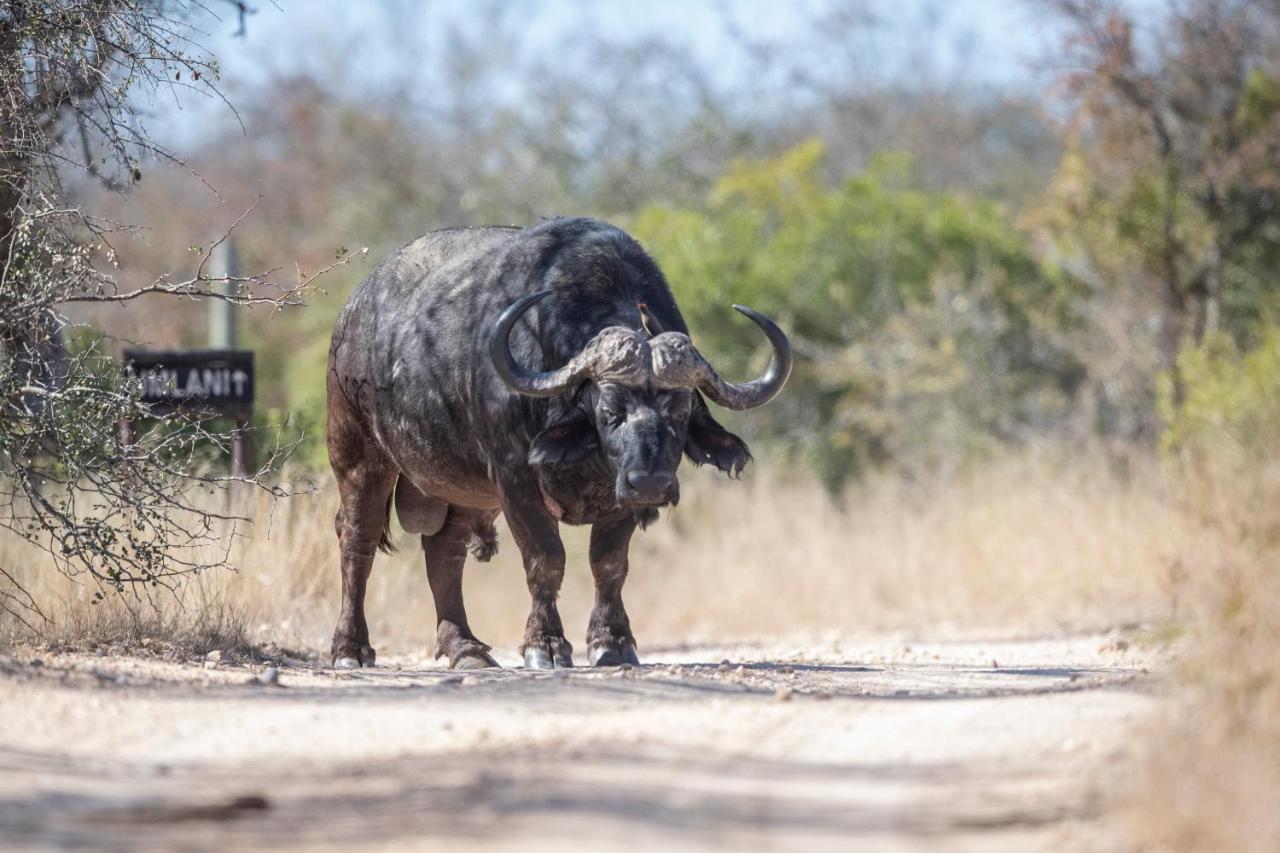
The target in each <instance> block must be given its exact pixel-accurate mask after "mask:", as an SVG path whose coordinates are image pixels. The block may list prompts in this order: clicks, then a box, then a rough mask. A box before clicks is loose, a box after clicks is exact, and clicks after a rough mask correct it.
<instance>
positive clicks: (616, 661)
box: [587, 643, 640, 666]
mask: <svg viewBox="0 0 1280 853" xmlns="http://www.w3.org/2000/svg"><path fill="white" fill-rule="evenodd" d="M587 659H588V660H589V661H591V665H592V666H622V665H623V664H624V663H625V664H629V665H631V666H639V665H640V658H639V657H638V656H637V655H636V647H635V646H633V645H631V644H630V643H627V644H625V645H622V646H593V647H591V649H590V650H589V651H588V652H587Z"/></svg>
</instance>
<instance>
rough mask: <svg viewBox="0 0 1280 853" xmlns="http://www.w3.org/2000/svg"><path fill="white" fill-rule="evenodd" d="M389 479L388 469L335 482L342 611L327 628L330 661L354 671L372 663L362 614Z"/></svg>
mask: <svg viewBox="0 0 1280 853" xmlns="http://www.w3.org/2000/svg"><path fill="white" fill-rule="evenodd" d="M394 483H395V476H394V473H392V472H386V471H378V472H368V471H360V472H351V473H350V474H348V475H347V476H343V477H340V478H339V480H338V491H339V494H340V495H341V497H342V508H341V509H339V510H338V517H337V523H336V524H337V530H338V550H339V554H340V558H341V562H342V610H341V611H340V612H339V614H338V624H337V626H336V627H335V628H334V629H333V645H332V647H331V652H332V656H333V665H334V666H336V667H340V668H349V669H355V668H358V667H361V666H373V663H374V659H375V657H376V654H375V652H374V650H373V647H372V646H371V645H369V625H368V623H367V622H366V621H365V616H364V596H365V588H366V587H367V585H368V582H369V572H370V571H371V570H372V569H373V557H374V553H375V552H376V551H377V549H378V544H379V542H380V541H382V539H383V536H384V535H385V533H384V531H385V530H386V525H387V512H388V509H389V504H388V501H389V500H390V498H391V488H392V485H393V484H394Z"/></svg>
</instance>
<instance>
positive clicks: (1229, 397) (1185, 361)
mask: <svg viewBox="0 0 1280 853" xmlns="http://www.w3.org/2000/svg"><path fill="white" fill-rule="evenodd" d="M1178 367H1179V369H1180V370H1181V372H1182V377H1183V381H1184V384H1185V388H1184V397H1183V400H1182V404H1181V405H1180V406H1176V405H1175V404H1174V401H1173V394H1172V383H1171V382H1170V381H1169V379H1168V377H1167V376H1166V377H1164V378H1163V379H1162V382H1161V399H1160V405H1161V413H1162V415H1163V416H1164V419H1165V423H1166V428H1165V433H1164V436H1163V438H1162V441H1163V444H1164V446H1165V448H1166V449H1169V450H1174V449H1191V450H1194V451H1197V452H1199V453H1202V454H1204V453H1207V454H1211V455H1213V456H1215V457H1217V459H1218V460H1219V461H1223V462H1227V463H1231V462H1236V461H1241V462H1247V461H1248V460H1250V459H1256V458H1257V454H1258V453H1263V454H1266V455H1271V454H1274V452H1275V449H1274V448H1275V444H1274V442H1275V439H1276V438H1277V437H1280V327H1275V326H1273V327H1270V328H1268V329H1266V330H1265V331H1264V332H1263V333H1262V334H1261V335H1260V338H1259V344H1258V346H1256V347H1254V348H1252V349H1249V350H1241V348H1240V347H1239V346H1237V345H1236V343H1235V342H1234V341H1232V340H1231V338H1230V337H1228V336H1226V335H1224V334H1219V335H1215V336H1213V337H1211V338H1209V339H1208V340H1207V341H1206V342H1205V344H1204V345H1203V346H1200V347H1195V348H1191V349H1187V350H1184V351H1183V352H1182V353H1181V354H1180V355H1179V357H1178Z"/></svg>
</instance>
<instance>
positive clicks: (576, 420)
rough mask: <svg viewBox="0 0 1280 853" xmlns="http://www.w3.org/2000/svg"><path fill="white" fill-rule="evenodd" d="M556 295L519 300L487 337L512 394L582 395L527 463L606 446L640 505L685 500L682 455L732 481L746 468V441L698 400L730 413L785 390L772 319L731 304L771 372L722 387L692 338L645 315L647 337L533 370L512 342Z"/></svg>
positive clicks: (620, 336) (619, 478) (628, 335)
mask: <svg viewBox="0 0 1280 853" xmlns="http://www.w3.org/2000/svg"><path fill="white" fill-rule="evenodd" d="M552 292H553V291H550V290H544V291H541V292H539V293H533V294H530V295H529V296H525V297H523V298H521V299H519V300H517V301H516V302H515V303H513V304H512V305H511V306H510V307H508V308H507V309H506V310H505V311H503V312H502V315H501V316H500V317H498V319H497V321H496V322H495V323H494V325H493V329H492V331H491V334H490V338H489V355H490V358H491V359H492V361H493V365H494V368H495V369H496V370H497V372H498V376H500V377H501V378H502V381H503V382H505V383H506V384H507V387H509V388H510V389H511V390H513V391H515V392H516V393H519V394H524V395H527V396H530V397H553V396H556V395H559V394H564V393H568V392H572V391H575V390H580V394H579V400H580V401H581V405H580V408H579V409H578V410H577V411H576V413H575V415H574V416H572V417H570V418H568V419H566V420H563V421H561V422H559V423H557V424H554V425H553V426H552V427H550V428H549V429H547V430H544V431H543V432H542V433H540V434H539V435H538V436H537V437H536V438H535V439H534V443H533V447H532V449H531V451H530V455H529V459H530V462H532V463H534V464H553V463H558V462H572V461H577V460H580V459H584V458H586V457H587V456H589V455H590V454H592V453H593V452H595V450H596V449H597V448H599V449H602V450H603V456H604V458H605V459H606V460H607V462H608V464H609V467H610V469H611V470H612V472H613V475H614V478H615V490H616V493H617V499H618V503H619V504H620V505H622V506H630V507H636V508H641V507H657V506H664V505H666V504H674V503H675V502H676V501H677V500H678V499H679V485H678V483H677V481H676V467H677V466H678V465H679V464H680V454H681V453H682V452H683V453H687V454H688V455H689V457H690V458H691V459H693V461H694V462H696V463H698V464H702V463H704V462H710V463H713V464H715V465H716V466H717V467H718V468H720V469H721V470H723V471H725V472H726V473H731V474H736V473H737V472H738V471H740V470H741V469H742V468H743V466H745V465H746V463H747V460H748V459H749V458H750V453H749V452H748V450H747V446H746V444H745V443H744V442H743V441H742V439H740V438H738V437H737V436H736V435H733V434H732V433H730V432H728V431H726V430H725V429H724V428H723V427H721V426H720V425H719V424H717V423H716V422H715V420H714V419H712V417H711V414H710V412H708V411H707V407H706V404H705V403H704V402H703V401H702V397H701V396H700V393H701V394H702V395H705V396H706V397H707V398H708V399H710V400H711V401H712V402H714V403H718V404H719V405H721V406H724V407H725V408H729V409H739V410H741V409H753V408H755V407H757V406H762V405H764V404H765V403H767V402H769V401H770V400H772V399H773V398H774V397H775V396H776V395H777V394H778V392H779V391H781V390H782V386H783V385H784V384H786V381H787V377H788V376H789V375H790V373H791V345H790V343H789V342H788V341H787V336H786V335H785V334H784V333H783V332H782V330H781V329H779V328H778V327H777V325H775V324H774V323H773V321H772V320H770V319H769V318H768V317H765V316H764V315H763V314H760V313H758V312H756V311H753V310H751V309H750V308H745V307H743V306H741V305H735V306H733V307H734V309H735V310H737V311H739V312H741V313H742V314H745V315H746V316H747V317H749V318H751V320H752V321H754V322H755V324H756V325H758V326H759V327H760V328H761V329H762V330H763V331H764V333H765V335H766V336H767V337H768V338H769V343H770V344H771V345H772V346H773V358H772V359H771V360H770V362H769V366H768V367H767V368H766V369H765V372H764V373H763V374H762V375H761V376H760V377H759V378H758V379H755V380H753V381H751V382H743V383H734V382H728V381H726V380H724V379H723V378H721V376H720V374H719V373H717V372H716V370H715V368H713V367H712V366H711V365H710V364H709V363H708V362H707V360H706V359H704V358H703V357H702V354H701V353H699V352H698V350H697V349H696V348H695V347H694V345H693V342H692V341H691V340H690V339H689V336H688V335H685V334H682V333H680V332H664V331H662V330H661V329H660V328H655V325H654V323H653V322H652V320H648V318H646V320H648V322H647V324H642V325H646V328H645V330H643V331H640V330H636V329H631V328H627V327H625V326H610V327H608V328H605V329H602V330H600V331H599V332H598V333H597V334H596V335H595V337H594V338H592V339H591V341H590V342H589V343H588V344H587V345H586V346H585V347H583V349H582V350H581V352H579V353H578V354H577V355H575V356H574V357H573V358H571V359H570V360H569V363H568V364H566V365H564V366H563V367H561V368H559V369H556V370H550V371H545V372H542V371H535V370H529V369H528V368H525V367H523V366H522V365H520V364H519V363H518V362H517V361H516V360H515V357H514V356H513V355H512V353H511V347H510V343H509V341H508V338H509V336H510V334H511V328H512V327H513V326H514V325H515V323H516V321H517V320H519V319H520V317H521V315H523V314H524V312H525V311H527V310H528V309H529V308H530V307H531V306H532V305H534V304H535V303H537V302H540V301H541V300H543V299H545V298H546V297H548V296H550V295H551V293H552ZM651 329H652V330H653V331H656V332H657V334H651V333H650V330H651ZM699 392H700V393H699Z"/></svg>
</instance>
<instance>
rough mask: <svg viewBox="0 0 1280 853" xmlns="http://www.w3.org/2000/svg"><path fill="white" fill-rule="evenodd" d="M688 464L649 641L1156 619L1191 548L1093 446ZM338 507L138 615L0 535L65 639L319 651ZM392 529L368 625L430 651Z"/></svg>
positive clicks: (316, 499) (521, 600)
mask: <svg viewBox="0 0 1280 853" xmlns="http://www.w3.org/2000/svg"><path fill="white" fill-rule="evenodd" d="M1126 472H1127V473H1126ZM682 480H683V491H684V494H685V498H684V501H683V502H682V503H681V505H680V506H679V507H678V508H677V509H675V510H673V511H669V512H665V513H664V515H665V516H666V517H665V518H664V519H663V520H662V521H661V523H659V524H658V525H657V526H655V527H653V528H651V529H650V530H649V531H647V532H645V533H640V534H637V537H636V540H635V545H634V546H633V549H632V557H633V559H632V574H631V579H630V580H629V582H628V585H627V600H628V607H629V610H630V612H631V614H632V622H633V624H634V626H635V628H636V631H637V634H638V636H639V637H640V641H641V644H642V646H648V647H650V648H653V647H661V646H665V645H671V644H676V643H681V642H687V641H696V640H702V639H710V638H715V639H722V640H723V639H751V638H759V637H767V636H779V635H797V634H806V635H810V636H822V635H830V634H841V635H848V634H853V633H858V632H863V631H870V630H885V629H894V630H907V631H912V630H925V629H926V628H927V629H929V630H930V631H932V632H933V633H935V634H936V633H937V631H938V630H944V631H945V630H946V629H948V628H951V629H983V630H1006V631H1010V632H1020V633H1029V632H1045V631H1052V630H1055V629H1060V628H1063V627H1069V628H1082V627H1098V626H1104V625H1114V624H1118V623H1125V622H1133V621H1139V620H1150V619H1153V618H1157V619H1158V618H1163V617H1165V616H1167V615H1168V614H1169V612H1170V607H1171V602H1173V601H1174V600H1175V596H1174V589H1173V587H1172V585H1171V578H1172V577H1174V576H1173V575H1171V571H1170V570H1171V567H1173V566H1176V561H1177V558H1178V557H1179V555H1186V554H1188V553H1190V552H1192V551H1194V549H1195V548H1196V547H1197V542H1196V541H1195V536H1194V534H1193V533H1192V532H1191V531H1189V530H1187V529H1186V528H1185V527H1184V525H1183V524H1181V518H1180V515H1179V513H1178V512H1177V511H1176V510H1175V509H1174V508H1172V506H1171V505H1170V503H1169V501H1167V500H1166V498H1165V497H1164V495H1163V490H1162V487H1161V486H1160V482H1161V478H1160V477H1159V476H1158V475H1157V473H1156V471H1155V469H1154V466H1153V465H1151V464H1150V463H1146V462H1142V461H1137V462H1134V461H1130V462H1129V463H1128V464H1127V465H1125V466H1123V469H1122V468H1121V467H1117V466H1116V465H1113V464H1108V463H1107V462H1106V461H1104V459H1103V458H1102V456H1101V455H1100V454H1084V455H1081V454H1075V455H1071V456H1067V455H1065V454H1061V453H1054V452H1049V451H1042V452H1039V453H1026V454H1023V455H1019V456H1017V457H1016V458H1011V459H1007V460H1004V461H1001V462H998V463H994V464H991V465H988V466H986V467H983V468H981V469H979V470H975V471H972V472H969V473H965V474H959V475H955V476H952V477H949V478H947V479H946V480H944V481H939V482H935V483H931V484H928V485H924V484H915V485H912V484H907V483H904V482H902V481H901V480H898V479H894V478H885V479H882V480H880V481H878V482H874V483H871V484H868V485H866V486H863V487H861V488H858V489H855V490H854V491H852V492H850V493H849V494H848V495H846V496H845V498H844V500H843V501H842V502H840V504H838V505H837V504H836V503H834V502H833V501H832V500H831V499H830V498H829V497H828V496H827V495H826V494H825V493H824V492H823V491H822V489H821V488H820V487H819V486H818V485H817V484H816V483H815V482H814V481H813V480H811V479H809V478H807V477H803V476H799V475H790V474H785V473H783V471H782V469H781V468H780V467H779V466H776V465H774V466H769V465H763V466H759V467H757V468H755V469H753V470H752V471H751V472H750V473H749V474H748V476H747V477H746V478H744V480H743V481H742V482H729V481H726V480H724V479H723V478H722V477H720V476H719V475H717V474H714V473H713V472H710V471H706V470H698V471H694V470H686V471H685V473H684V476H683V478H682ZM335 506H336V495H335V494H334V491H333V489H332V487H331V486H325V487H323V488H322V489H321V490H320V491H319V492H317V493H315V494H312V495H307V496H303V497H298V498H295V499H291V500H289V501H287V502H284V503H282V504H280V505H278V506H277V507H275V509H274V512H272V508H271V507H270V505H269V504H268V503H266V502H263V503H261V504H259V505H257V506H254V507H251V508H250V510H251V514H252V515H253V516H254V517H255V518H256V519H257V523H256V524H255V525H254V527H253V528H252V529H251V530H249V531H247V532H246V534H245V535H244V536H242V537H239V538H237V539H236V540H235V544H234V546H233V547H234V553H233V558H234V562H235V563H236V564H237V565H239V566H241V567H242V571H241V572H240V573H238V574H235V575H230V574H222V575H219V576H211V577H206V578H203V579H202V580H201V581H200V582H199V583H195V584H191V585H189V587H188V588H187V589H186V590H184V591H183V593H182V595H181V599H182V604H183V605H184V606H183V608H181V609H180V608H178V607H176V606H175V604H176V600H166V598H163V597H162V598H161V599H159V600H161V601H162V602H165V603H164V606H163V607H162V610H161V615H160V616H154V615H153V616H147V615H145V614H146V613H148V612H149V608H147V607H146V606H145V604H143V603H141V602H136V601H135V602H127V601H126V602H125V603H117V604H106V605H104V604H99V605H91V604H90V599H91V595H92V591H93V590H92V589H91V588H86V587H83V586H77V585H74V584H71V583H69V582H67V581H65V580H64V579H62V578H59V577H57V576H56V575H55V574H54V573H51V572H50V571H49V570H48V566H47V563H45V562H44V561H43V560H42V559H41V558H40V557H39V556H38V555H33V554H31V553H30V552H26V551H24V550H22V549H23V546H22V545H21V543H17V542H12V541H0V564H3V565H16V566H20V567H22V568H21V569H20V572H21V574H22V577H23V579H24V582H25V583H26V584H27V586H28V587H29V588H30V589H31V590H32V591H33V592H34V593H35V594H36V596H37V598H38V599H40V600H41V601H42V603H43V606H44V609H45V610H46V612H48V613H50V614H51V615H52V616H53V617H54V619H55V626H54V628H53V635H54V636H55V638H57V639H58V641H59V642H60V643H63V644H73V643H75V642H76V637H77V636H80V637H81V638H82V640H81V642H82V644H87V645H93V644H95V643H97V644H101V643H109V642H117V643H120V642H134V643H136V642H140V640H141V639H144V638H145V637H146V636H148V632H151V635H153V638H154V639H157V640H159V639H164V637H163V635H164V634H166V632H167V633H173V632H175V631H178V632H182V631H185V632H186V635H187V636H189V637H190V638H191V639H190V640H189V641H186V642H185V645H186V646H190V647H192V648H195V647H204V646H208V645H209V643H210V642H214V643H216V642H224V643H228V644H233V645H243V642H244V640H251V641H253V642H255V643H269V644H275V645H278V646H284V647H290V648H302V649H310V650H313V651H314V652H316V653H318V654H323V652H324V650H326V649H327V647H328V638H329V632H330V631H331V630H332V626H333V620H334V618H335V616H336V613H337V609H338V591H339V583H338V570H337V556H336V547H335V542H334V534H333V522H332V518H333V510H334V508H335ZM503 533H504V536H503V543H502V544H503V547H502V550H501V552H500V554H499V555H498V557H497V558H495V560H494V561H493V562H492V563H490V564H487V565H485V564H475V563H472V564H470V565H469V567H468V573H467V577H466V587H467V589H466V594H467V602H468V608H469V611H470V615H471V621H472V625H473V627H474V629H475V630H476V632H477V634H478V635H479V636H481V637H482V638H484V639H486V640H487V641H489V642H491V643H493V644H495V645H499V646H506V647H512V646H514V645H516V644H517V643H518V641H519V638H520V633H521V630H522V628H523V624H524V619H525V615H526V613H527V608H528V596H527V593H526V591H525V588H524V581H523V572H522V569H521V568H520V561H519V555H518V553H517V552H516V549H515V548H514V546H513V545H512V544H511V542H510V540H509V537H507V536H506V535H505V531H503ZM398 538H399V540H400V541H399V544H400V546H401V547H400V551H399V552H398V553H396V554H394V555H392V556H390V557H387V556H379V557H378V560H377V563H376V564H375V567H374V572H373V576H372V579H371V581H370V595H369V603H368V614H369V621H370V629H371V632H372V636H373V641H374V644H375V645H376V646H377V647H378V648H379V650H380V651H383V652H384V653H385V652H396V651H418V652H420V651H425V650H427V649H429V648H430V646H431V643H432V641H433V638H434V614H433V609H432V603H431V597H430V592H429V590H428V588H427V584H426V579H425V577H424V571H423V568H422V556H421V551H420V549H419V548H418V546H417V543H416V541H414V540H413V539H412V538H411V537H409V536H406V535H403V534H399V537H398ZM566 544H567V546H568V550H569V556H570V567H569V572H568V576H567V577H566V580H565V586H564V590H563V594H562V605H561V613H562V615H563V617H564V619H565V624H566V626H567V628H568V633H569V636H570V639H573V640H575V641H577V640H579V639H581V635H582V634H583V633H584V632H585V626H586V620H587V613H588V611H589V608H590V605H591V598H592V587H591V576H590V571H589V569H588V567H587V563H586V531H585V530H582V529H566ZM211 623H212V625H213V627H212V628H211V627H210V624H211ZM219 626H220V627H219ZM11 627H12V626H11ZM116 633H118V634H120V635H121V636H120V637H115V636H113V634H116ZM10 635H11V636H12V635H13V631H12V630H10ZM220 638H221V639H220Z"/></svg>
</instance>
